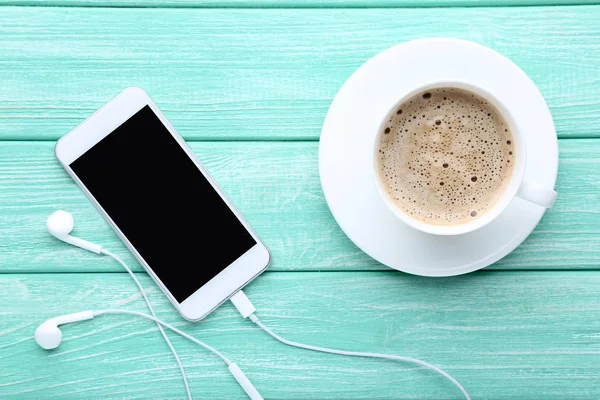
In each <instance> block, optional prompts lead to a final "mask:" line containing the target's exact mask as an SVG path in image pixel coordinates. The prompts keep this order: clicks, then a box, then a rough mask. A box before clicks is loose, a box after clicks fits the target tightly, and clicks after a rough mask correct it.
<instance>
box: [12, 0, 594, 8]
mask: <svg viewBox="0 0 600 400" xmlns="http://www.w3.org/2000/svg"><path fill="white" fill-rule="evenodd" d="M448 3H450V5H440V4H431V5H430V4H423V5H414V4H413V5H408V6H403V5H402V4H401V3H398V4H385V3H375V4H369V5H363V4H345V5H341V6H339V5H337V4H335V3H327V2H323V3H320V4H313V5H310V4H295V5H281V6H273V5H272V4H271V3H269V5H264V6H263V5H260V3H259V4H258V5H257V4H247V5H244V4H241V5H240V4H235V5H227V4H225V5H220V6H215V5H202V4H195V5H189V4H162V5H147V6H146V5H115V4H112V5H107V6H104V5H101V4H80V3H78V2H75V4H64V3H60V2H45V3H43V4H36V3H35V2H33V1H32V2H24V1H23V2H21V1H6V2H0V7H37V8H58V7H63V8H103V9H106V8H109V9H110V8H112V9H181V10H185V9H205V10H219V9H225V10H236V9H239V10H297V9H300V10H325V9H335V10H344V9H350V10H353V9H390V8H398V9H400V8H401V9H421V8H501V7H561V6H569V7H571V6H594V5H599V4H600V1H593V2H586V1H577V2H569V1H563V2H556V3H539V2H537V3H536V2H534V1H531V2H526V3H523V2H518V1H512V2H507V3H503V4H486V5H481V3H479V2H477V1H464V2H460V3H459V2H457V3H456V4H453V1H449V2H448Z"/></svg>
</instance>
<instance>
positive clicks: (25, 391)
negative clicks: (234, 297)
mask: <svg viewBox="0 0 600 400" xmlns="http://www.w3.org/2000/svg"><path fill="white" fill-rule="evenodd" d="M141 278H142V283H143V284H144V285H146V286H147V287H148V288H150V289H148V290H149V291H150V299H151V301H152V303H153V304H154V305H155V306H156V309H157V313H158V315H159V316H160V317H161V318H164V319H165V320H166V321H167V322H171V323H174V324H175V325H176V326H177V327H179V328H181V329H183V330H185V331H186V332H187V333H189V334H192V335H194V336H195V337H197V338H198V339H200V340H205V341H206V342H207V343H208V344H210V345H212V346H214V347H215V348H217V349H218V350H219V351H221V352H223V353H224V354H225V355H226V356H228V357H230V358H231V359H232V360H234V361H235V362H237V363H238V364H239V365H240V366H241V368H243V369H244V370H245V371H246V373H247V374H248V376H249V377H250V379H251V380H252V381H253V382H254V384H255V385H256V387H257V388H258V389H259V390H260V391H261V392H262V394H263V395H264V396H265V398H270V399H275V398H276V399H282V398H287V399H315V398H318V399H334V398H336V399H347V398H353V399H390V398H394V399H448V400H450V399H460V398H461V397H460V394H459V393H458V392H457V390H455V389H453V387H452V386H451V385H450V384H449V383H448V382H447V381H445V380H444V379H443V378H441V377H438V376H437V375H436V374H435V373H433V372H429V371H426V370H423V369H421V368H416V367H413V366H412V365H408V364H404V363H396V362H387V361H375V360H364V359H355V358H346V357H340V356H335V355H328V354H318V353H312V352H308V351H304V350H299V349H291V348H289V347H286V346H283V345H281V344H279V343H277V342H275V341H274V340H272V339H271V338H269V337H268V336H267V335H266V334H264V333H263V332H260V331H259V330H258V328H256V327H254V326H253V324H252V323H251V322H249V321H247V320H242V318H241V317H240V316H239V314H237V313H236V311H235V310H234V309H233V307H232V306H231V305H230V304H229V303H227V304H225V305H223V306H222V307H221V308H220V309H219V310H217V311H216V312H214V313H213V314H212V315H211V316H209V317H208V318H207V319H206V320H205V321H203V322H200V323H198V324H191V323H187V322H185V321H183V320H182V319H181V318H180V317H178V315H177V313H176V312H175V311H174V310H173V309H172V308H171V306H170V305H168V304H167V302H166V301H165V300H164V296H162V295H161V294H160V292H159V290H157V289H156V288H155V287H153V286H152V284H151V282H150V281H149V279H147V278H146V277H145V276H142V277H141ZM0 289H1V290H0V310H2V318H1V319H0V332H1V334H2V336H1V337H2V339H1V341H0V348H1V349H2V355H1V356H0V371H2V372H0V396H1V397H3V398H11V399H29V398H36V399H41V398H50V397H54V398H61V399H75V398H82V397H86V398H92V399H99V398H102V399H105V398H122V397H127V398H136V399H137V398H183V396H184V394H185V392H184V390H183V384H182V383H181V380H180V377H179V371H178V369H177V367H176V365H175V363H174V361H173V358H172V356H171V355H170V353H169V350H168V348H167V347H166V345H165V344H164V343H163V342H162V338H161V337H160V335H159V334H158V332H157V330H156V328H155V326H154V325H153V324H152V323H150V322H148V321H146V320H140V319H135V318H133V317H129V316H100V317H98V318H97V319H94V320H93V321H87V322H83V323H79V324H73V325H68V326H63V329H62V331H63V338H64V340H63V343H62V345H61V347H59V348H58V349H57V350H55V351H52V352H46V351H44V350H41V349H40V348H38V347H37V346H36V344H35V343H34V341H33V339H32V336H33V332H34V330H35V328H36V327H37V325H38V324H39V323H40V322H42V321H44V320H46V319H47V318H50V317H53V316H56V315H61V314H64V313H70V312H76V311H82V310H87V309H104V308H115V307H117V308H122V309H133V310H138V311H145V306H144V303H143V300H141V299H140V296H139V294H136V290H135V289H134V284H133V283H132V282H131V281H130V279H129V277H128V276H127V275H124V274H69V275H67V274H60V275H54V274H43V275H2V276H0ZM598 293H600V275H599V274H598V272H593V273H592V272H570V273H566V272H519V273H515V272H480V273H474V274H470V275H467V276H463V277H458V278H450V279H432V278H419V277H414V276H408V275H405V274H399V273H394V272H376V273H366V272H365V273H266V274H264V275H263V276H261V277H260V278H259V279H257V280H256V281H255V282H254V283H252V284H251V285H250V287H249V288H248V289H247V294H248V295H249V297H250V298H251V299H252V300H253V302H254V304H255V305H256V306H257V308H258V312H257V315H258V316H259V318H260V319H261V320H262V321H263V322H264V323H265V324H266V325H267V326H269V327H271V328H272V329H273V330H274V331H275V332H277V333H279V334H280V335H282V336H284V337H286V338H289V339H291V340H297V341H300V342H304V343H309V344H316V345H323V346H329V347H333V348H339V349H353V350H363V351H372V352H383V353H391V354H398V355H406V356H412V357H417V358H421V359H424V360H426V361H429V362H431V363H433V364H434V365H437V366H440V367H442V368H444V369H445V370H447V371H448V372H449V373H451V374H452V375H453V376H454V377H456V378H457V379H458V380H459V381H460V382H462V383H463V384H464V386H465V387H466V388H467V390H468V391H469V392H470V394H471V395H472V396H473V399H482V400H483V399H490V400H503V399H506V400H509V399H510V400H513V399H523V400H526V399H531V400H537V399H550V400H552V399H566V398H568V399H597V398H600V385H598V380H599V379H600V342H599V341H598V335H600V319H598V318H597V315H598V305H597V300H598ZM171 337H173V342H174V345H175V347H176V348H177V349H178V350H179V351H180V354H181V358H182V360H183V363H184V365H185V367H186V369H187V372H188V374H189V378H190V384H191V388H192V393H193V394H194V396H195V397H196V398H206V399H234V398H236V399H237V398H239V399H243V398H244V396H243V393H242V391H241V389H239V388H238V387H237V385H236V383H235V382H234V380H233V378H231V376H229V375H228V373H227V371H226V369H225V365H224V364H223V363H222V362H220V360H218V359H217V358H216V357H215V356H213V355H212V354H210V353H208V352H206V351H205V350H203V349H200V348H198V346H196V345H192V344H190V343H188V342H187V341H184V340H183V339H180V338H179V337H175V335H171Z"/></svg>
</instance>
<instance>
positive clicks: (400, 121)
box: [377, 88, 514, 225]
mask: <svg viewBox="0 0 600 400" xmlns="http://www.w3.org/2000/svg"><path fill="white" fill-rule="evenodd" d="M390 114H391V115H390V116H388V120H389V123H387V124H386V125H385V126H384V127H382V129H383V131H384V132H383V133H384V134H383V135H380V137H381V142H380V143H379V153H378V161H377V162H378V167H379V171H380V179H381V181H382V182H383V184H384V187H386V189H387V191H388V193H389V194H390V197H391V198H392V199H393V201H394V202H395V203H396V204H397V205H398V206H399V207H400V208H401V209H403V210H404V211H406V212H407V213H409V214H411V215H414V216H416V217H417V218H418V219H420V220H422V221H424V222H426V223H432V224H438V225H455V224H460V223H465V222H468V221H472V220H473V219H474V218H477V217H480V216H482V215H483V214H485V213H486V212H487V211H488V210H489V209H490V208H492V207H493V206H494V204H495V203H496V202H497V201H498V199H499V197H500V196H501V195H502V193H503V192H504V190H505V187H506V186H507V184H508V180H509V179H508V178H509V177H510V175H511V174H512V169H513V164H514V155H513V146H512V143H513V136H512V133H511V132H510V129H509V127H508V125H507V124H506V122H505V121H504V119H503V118H502V117H501V115H500V114H499V112H498V111H497V110H496V109H495V108H494V107H493V106H492V105H491V104H489V103H487V102H486V101H485V100H484V99H483V98H481V97H479V96H478V95H476V94H473V93H471V92H468V91H464V90H461V89H455V88H440V89H433V90H427V91H424V92H422V93H418V94H416V95H415V96H413V97H411V98H410V99H408V100H407V101H406V102H404V103H403V104H401V105H400V106H399V107H398V108H396V109H395V110H394V111H392V112H391V113H390ZM386 121H387V120H386ZM503 167H504V168H503ZM392 193H394V194H393V195H392ZM395 193H406V194H409V195H408V196H398V195H397V194H395Z"/></svg>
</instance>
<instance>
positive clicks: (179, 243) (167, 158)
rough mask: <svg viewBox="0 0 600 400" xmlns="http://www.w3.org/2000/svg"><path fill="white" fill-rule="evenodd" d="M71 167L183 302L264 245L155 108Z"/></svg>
mask: <svg viewBox="0 0 600 400" xmlns="http://www.w3.org/2000/svg"><path fill="white" fill-rule="evenodd" d="M70 167H71V169H72V170H73V171H74V172H75V174H76V175H77V177H78V178H79V179H80V180H81V182H83V184H84V185H85V187H86V188H87V189H88V190H89V192H90V193H91V194H92V196H94V198H95V199H96V200H97V201H98V203H99V204H100V206H101V207H102V208H103V209H104V211H105V212H106V213H107V214H108V215H109V216H110V218H111V219H112V220H113V221H114V223H115V224H116V225H117V226H118V227H119V229H120V230H121V232H123V234H124V235H125V236H126V237H127V239H128V240H129V241H130V242H131V244H132V245H133V247H135V249H136V250H137V252H138V253H139V254H140V255H141V256H142V258H143V259H144V261H145V262H146V263H147V264H148V265H149V266H150V268H152V270H153V271H154V273H155V274H156V275H157V276H158V278H159V279H160V280H161V281H162V283H163V284H164V285H165V286H166V287H167V289H168V290H169V291H170V292H171V293H172V294H173V296H174V297H175V299H176V300H177V301H178V302H180V303H181V302H183V301H184V300H185V299H186V298H188V297H189V296H190V295H192V294H193V293H194V292H195V291H196V290H198V289H199V288H200V287H201V286H203V285H204V284H205V283H206V282H208V281H209V280H211V279H212V278H213V277H214V276H216V275H217V274H218V273H219V272H221V271H222V270H223V269H225V268H226V267H227V266H229V265H230V264H231V263H232V262H234V261H235V260H236V259H238V258H239V257H241V256H242V255H243V254H244V253H246V252H247V251H248V250H250V249H251V248H252V247H253V246H254V245H256V244H257V243H256V240H255V239H254V238H253V237H252V236H251V235H250V233H249V232H248V230H247V229H246V228H245V227H244V225H242V223H241V222H240V221H239V220H238V218H237V217H236V215H235V214H234V213H233V212H232V210H231V209H230V208H229V206H228V205H227V203H225V201H224V200H223V199H222V198H221V196H220V195H219V193H218V192H217V191H216V190H215V189H214V188H213V187H212V185H211V184H210V182H209V181H208V180H207V179H206V178H205V177H204V175H203V174H202V172H201V171H200V170H199V169H198V167H197V166H196V164H195V163H194V162H193V161H192V160H191V159H190V157H189V156H188V155H187V154H186V152H185V151H184V150H183V149H182V148H181V146H180V145H179V143H178V142H177V141H176V140H175V138H174V137H173V136H172V135H171V134H170V133H169V131H168V130H167V128H166V127H165V126H164V125H163V124H162V122H161V121H160V119H159V118H158V117H157V116H156V114H155V113H154V112H153V111H152V109H151V108H150V107H149V106H145V107H144V108H142V109H141V110H140V111H138V112H137V113H136V114H135V115H133V116H132V117H131V118H130V119H128V120H127V121H125V122H124V123H123V124H122V125H120V126H119V127H118V128H117V129H115V130H114V131H113V132H111V133H110V134H108V135H107V136H106V137H105V138H103V139H102V140H101V141H100V142H98V143H97V144H96V145H94V146H93V147H92V148H90V149H89V150H88V151H86V152H85V153H84V154H83V155H81V156H80V157H79V158H78V159H76V160H75V161H73V162H72V163H71V164H70Z"/></svg>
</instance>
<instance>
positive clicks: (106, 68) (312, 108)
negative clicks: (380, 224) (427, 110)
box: [0, 6, 600, 140]
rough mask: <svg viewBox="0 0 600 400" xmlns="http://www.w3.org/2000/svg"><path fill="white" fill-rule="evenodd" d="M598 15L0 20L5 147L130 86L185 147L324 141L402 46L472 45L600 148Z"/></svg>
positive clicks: (39, 11)
mask: <svg viewBox="0 0 600 400" xmlns="http://www.w3.org/2000/svg"><path fill="white" fill-rule="evenodd" d="M599 21H600V7H595V6H581V7H560V8H556V7H515V8H468V9H463V8H442V9H435V10H432V9H426V8H421V9H345V10H336V9H313V10H296V9H277V10H272V9H271V10H260V9H254V10H235V9H211V10H204V9H186V10H177V9H110V8H101V9H96V8H66V9H65V8H27V7H25V8H20V7H17V8H11V7H6V8H2V9H0V35H2V38H3V40H0V55H1V58H0V62H1V63H2V66H3V68H0V84H1V85H2V91H0V119H1V120H2V129H0V138H1V139H7V140H9V139H10V140H41V139H43V140H56V139H58V138H59V137H60V136H61V135H63V134H64V133H65V132H68V131H69V130H70V129H72V128H73V127H74V126H75V125H77V124H78V123H79V122H80V121H81V120H83V119H84V118H86V117H87V116H88V115H89V114H91V113H92V112H94V111H95V110H96V109H97V108H98V107H100V106H101V105H102V104H104V103H105V102H106V101H107V99H110V98H111V97H112V96H114V95H115V94H116V93H118V92H119V91H120V90H122V89H123V88H124V87H127V86H131V85H137V86H141V87H143V88H145V89H146V90H147V91H148V93H149V94H150V95H151V96H152V97H153V98H154V99H155V101H156V102H157V104H160V105H161V108H162V109H164V111H165V115H166V116H167V117H168V118H169V119H170V120H171V121H172V122H173V124H174V126H176V127H177V129H178V130H179V131H180V132H181V134H182V135H183V136H184V137H185V138H186V139H188V140H234V139H235V140H252V139H260V140H264V139H277V140H297V139H310V140H316V139H318V137H319V134H320V131H321V124H322V122H323V119H324V118H325V114H326V112H327V108H328V107H329V103H330V102H331V100H332V98H333V96H334V95H335V94H336V92H337V90H338V89H339V87H340V86H341V85H342V84H343V83H344V82H345V81H346V79H347V78H348V77H349V76H350V74H352V72H353V71H354V70H355V69H356V68H358V67H359V66H360V65H361V64H362V63H364V62H365V61H366V60H367V59H369V58H370V57H372V56H374V55H375V54H377V53H378V52H380V51H382V50H384V49H386V48H388V47H390V46H393V45H395V44H398V43H400V42H403V41H406V40H411V39H417V38H422V37H432V36H452V37H458V38H464V39H470V40H473V41H476V42H479V43H481V44H484V45H487V46H490V47H492V48H494V49H496V50H498V51H500V52H502V53H503V54H505V55H506V56H508V57H510V58H511V59H512V60H513V61H514V62H516V63H517V64H518V65H519V66H520V67H521V68H522V69H523V70H524V71H525V72H526V73H527V74H529V76H530V77H531V78H532V79H533V81H534V82H535V83H536V84H537V85H539V88H540V91H541V92H542V94H543V95H544V96H545V97H546V99H547V101H548V103H549V105H550V107H551V111H552V113H553V116H554V119H555V123H556V127H557V131H558V134H559V136H560V137H564V138H566V137H569V138H574V137H599V135H600V133H599V129H598V125H599V124H598V122H599V120H594V118H593V117H594V115H600V98H599V96H598V93H599V92H600V80H599V79H598V77H599V76H600V41H599V40H598V38H599V37H600V23H599Z"/></svg>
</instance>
